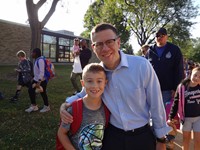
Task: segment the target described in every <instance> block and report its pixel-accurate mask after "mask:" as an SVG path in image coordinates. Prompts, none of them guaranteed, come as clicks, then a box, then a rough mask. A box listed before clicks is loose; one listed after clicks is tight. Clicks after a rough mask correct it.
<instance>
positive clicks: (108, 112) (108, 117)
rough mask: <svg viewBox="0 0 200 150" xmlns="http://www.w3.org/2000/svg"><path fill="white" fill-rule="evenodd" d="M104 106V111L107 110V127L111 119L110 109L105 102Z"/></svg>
mask: <svg viewBox="0 0 200 150" xmlns="http://www.w3.org/2000/svg"><path fill="white" fill-rule="evenodd" d="M103 106H104V111H105V118H106V124H105V127H107V126H108V123H109V120H110V111H109V110H108V108H107V107H106V105H105V104H104V103H103Z"/></svg>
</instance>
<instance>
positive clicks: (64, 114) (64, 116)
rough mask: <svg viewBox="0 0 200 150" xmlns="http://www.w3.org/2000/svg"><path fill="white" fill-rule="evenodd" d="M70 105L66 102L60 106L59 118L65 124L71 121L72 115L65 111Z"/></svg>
mask: <svg viewBox="0 0 200 150" xmlns="http://www.w3.org/2000/svg"><path fill="white" fill-rule="evenodd" d="M70 106H71V104H70V103H66V102H65V103H63V104H62V105H61V106H60V118H61V120H62V122H64V123H66V124H68V123H72V122H73V117H72V115H71V114H70V113H69V112H67V108H69V107H70Z"/></svg>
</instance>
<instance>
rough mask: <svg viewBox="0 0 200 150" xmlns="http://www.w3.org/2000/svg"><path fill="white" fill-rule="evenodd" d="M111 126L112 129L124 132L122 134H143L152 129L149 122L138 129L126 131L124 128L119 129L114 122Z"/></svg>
mask: <svg viewBox="0 0 200 150" xmlns="http://www.w3.org/2000/svg"><path fill="white" fill-rule="evenodd" d="M109 128H110V129H111V130H114V131H116V132H120V133H122V134H131V135H136V134H141V133H143V132H145V131H147V129H150V125H149V124H146V125H144V126H142V127H140V128H136V129H133V130H128V131H124V130H122V129H119V128H117V127H115V126H113V125H112V124H109Z"/></svg>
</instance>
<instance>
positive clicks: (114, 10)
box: [81, 0, 130, 45]
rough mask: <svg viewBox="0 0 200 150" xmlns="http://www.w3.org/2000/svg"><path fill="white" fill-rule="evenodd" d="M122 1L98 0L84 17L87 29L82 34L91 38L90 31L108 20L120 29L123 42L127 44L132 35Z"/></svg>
mask: <svg viewBox="0 0 200 150" xmlns="http://www.w3.org/2000/svg"><path fill="white" fill-rule="evenodd" d="M122 2H123V1H122V0H121V1H120V0H112V1H110V0H97V1H95V2H94V3H93V4H92V5H90V7H89V9H88V10H87V12H86V14H85V17H84V27H85V28H86V31H84V32H83V33H82V34H81V35H84V36H86V37H88V38H89V33H90V31H91V30H92V28H93V27H94V26H95V25H96V24H98V23H102V22H108V23H111V24H113V25H114V26H115V27H116V28H117V29H118V31H119V33H120V37H121V42H122V44H123V45H124V44H126V43H127V42H128V40H129V37H130V31H129V30H128V28H127V23H126V22H127V20H126V16H125V14H124V13H123V7H122V6H123V5H122Z"/></svg>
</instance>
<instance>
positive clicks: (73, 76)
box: [70, 72, 82, 91]
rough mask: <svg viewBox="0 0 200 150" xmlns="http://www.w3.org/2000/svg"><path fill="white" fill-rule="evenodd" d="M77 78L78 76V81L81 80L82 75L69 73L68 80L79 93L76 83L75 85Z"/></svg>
mask: <svg viewBox="0 0 200 150" xmlns="http://www.w3.org/2000/svg"><path fill="white" fill-rule="evenodd" d="M78 76H80V79H81V78H82V73H74V72H71V76H70V80H71V83H72V85H73V87H74V89H75V90H76V91H80V88H79V86H78V83H77V78H78Z"/></svg>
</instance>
